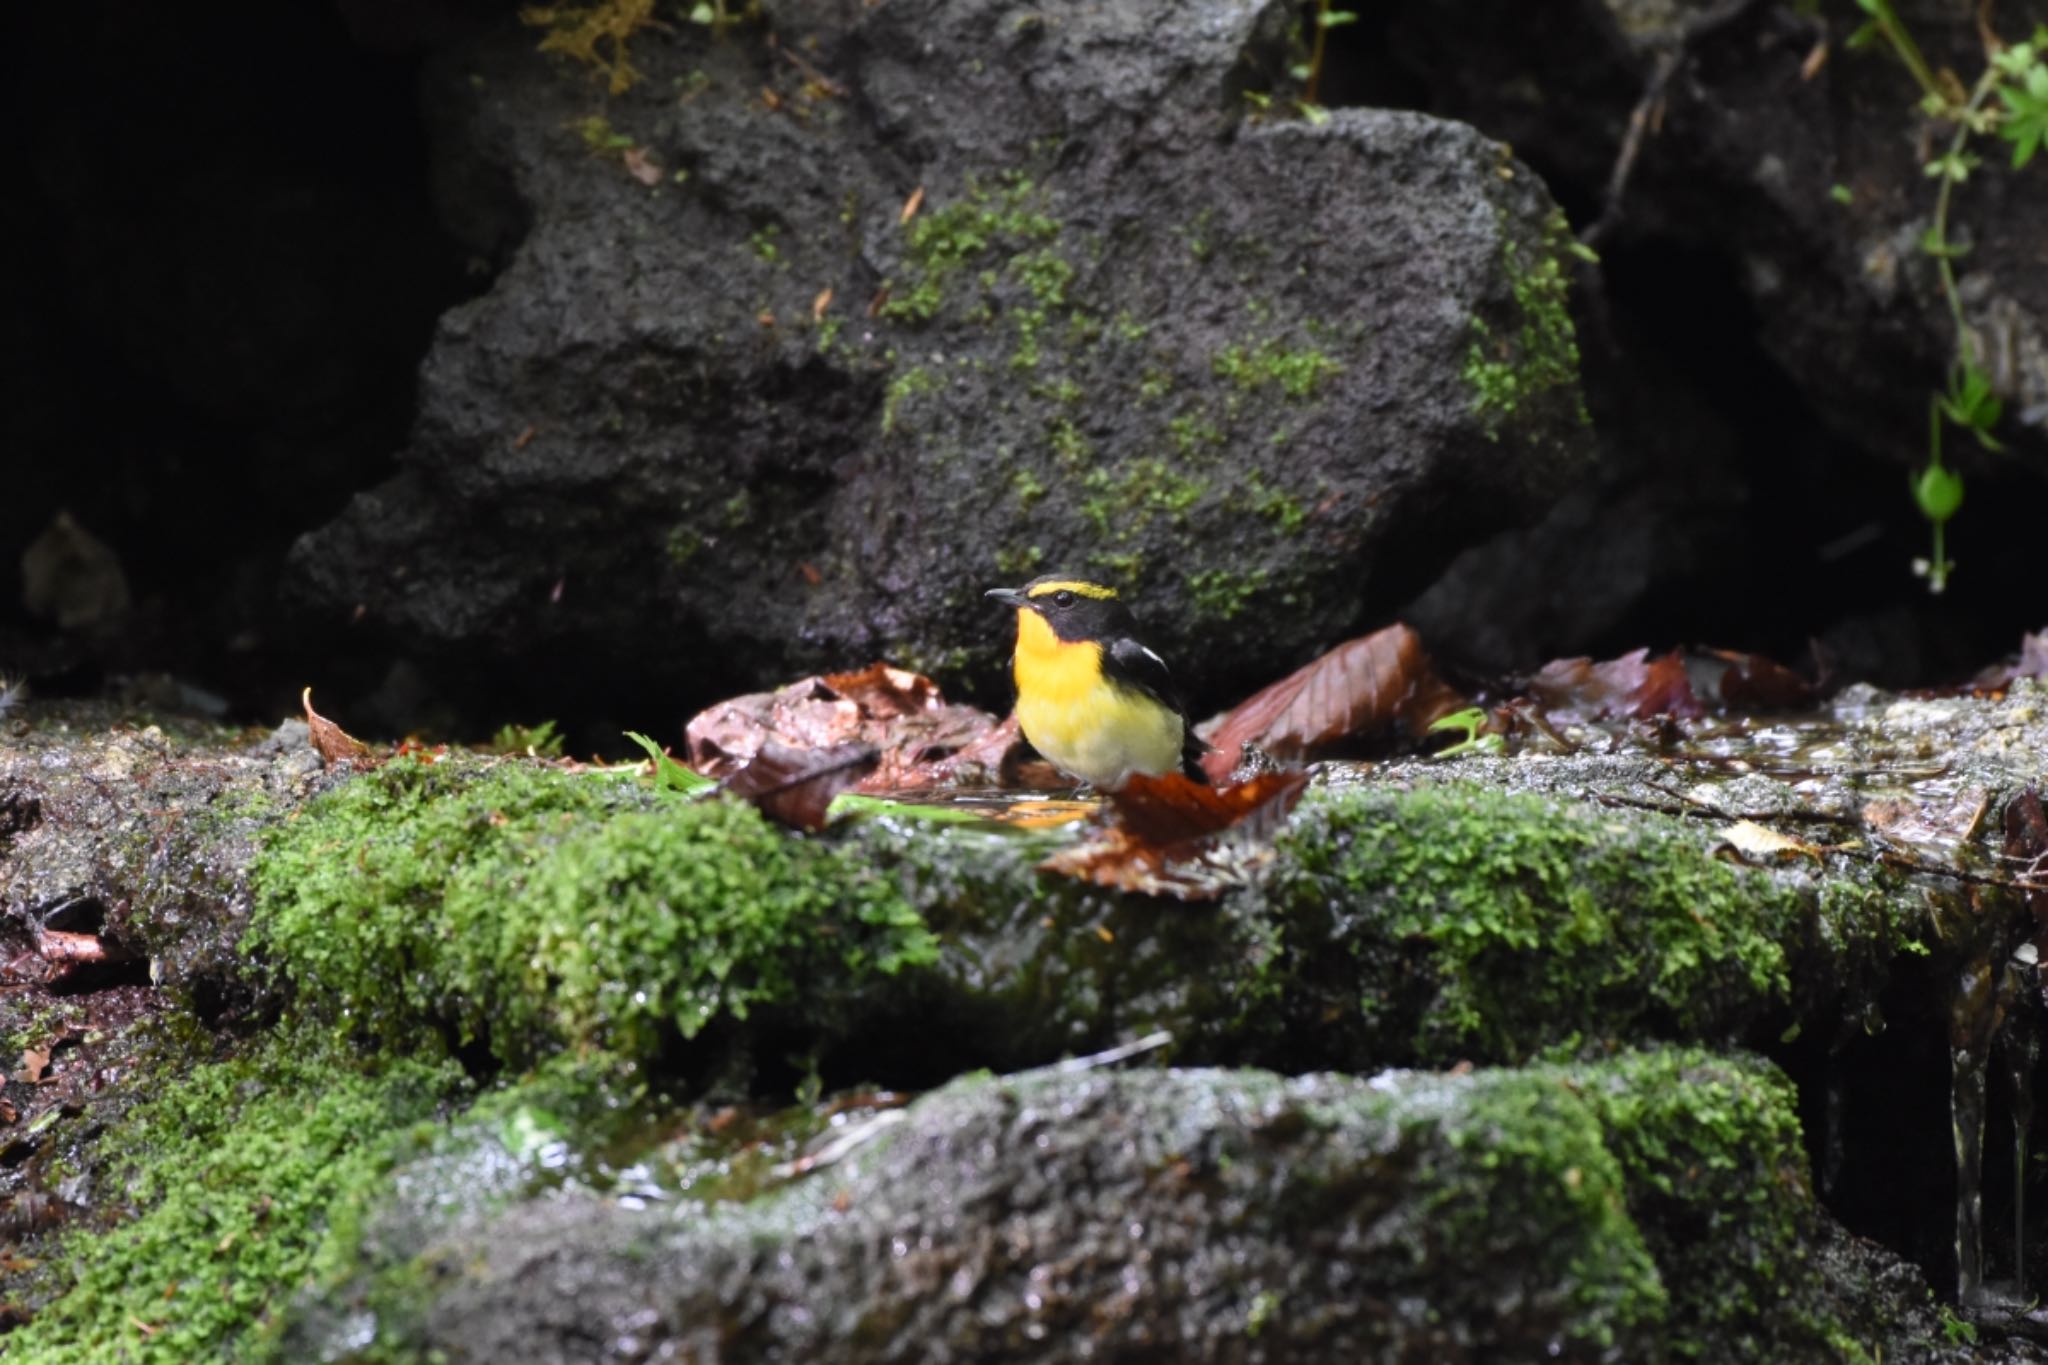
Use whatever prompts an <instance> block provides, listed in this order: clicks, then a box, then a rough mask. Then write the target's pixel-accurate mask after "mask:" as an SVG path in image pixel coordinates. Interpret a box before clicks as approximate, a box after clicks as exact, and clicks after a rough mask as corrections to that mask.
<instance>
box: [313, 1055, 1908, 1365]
mask: <svg viewBox="0 0 2048 1365" xmlns="http://www.w3.org/2000/svg"><path fill="white" fill-rule="evenodd" d="M1805 1169H1806V1168H1805V1157H1804V1152H1803V1149H1802V1147H1801V1142H1800V1130H1799V1124H1798V1120H1797V1118H1796V1117H1795V1114H1794V1107H1793V1095H1792V1091H1791V1087H1790V1086H1789V1084H1788V1083H1787V1082H1786V1081H1785V1080H1784V1078H1783V1077H1782V1076H1781V1075H1780V1074H1779V1073H1778V1072H1777V1070H1776V1069H1775V1068H1774V1067H1772V1066H1771V1065H1770V1064H1769V1063H1767V1062H1763V1061H1761V1060H1758V1059H1755V1058H1753V1057H1747V1056H1741V1055H1735V1056H1717V1055H1714V1054H1711V1053H1707V1052H1703V1051H1700V1050H1697V1049H1652V1050H1647V1051H1640V1052H1623V1053H1620V1054H1617V1055H1615V1056H1613V1057H1610V1058H1606V1059H1602V1060H1599V1061H1593V1062H1584V1063H1574V1064H1569V1065H1542V1066H1533V1067H1527V1068H1520V1069H1480V1070H1477V1071H1472V1072H1468V1073H1460V1074H1429V1073H1419V1072H1387V1073H1382V1074H1381V1075H1378V1076H1375V1077H1373V1078H1371V1079H1363V1078H1354V1077H1346V1076H1332V1075H1314V1076H1304V1077H1299V1078H1295V1079H1291V1080H1289V1079H1284V1078H1281V1077H1278V1076H1275V1075H1272V1074H1271V1073H1265V1072H1248V1071H1214V1070H1187V1071H1137V1072H1126V1073H1114V1072H1093V1073H1073V1072H1067V1071H1061V1070H1058V1069H1052V1070H1044V1071H1037V1072H1031V1073H1026V1074H1022V1075H1017V1076H1011V1077H1004V1078H994V1079H992V1078H988V1077H970V1078H965V1079H962V1080H960V1081H956V1082H954V1083H952V1084H950V1085H948V1086H946V1087H944V1088H942V1089H941V1090H939V1091H937V1092H935V1093H934V1094H931V1095H929V1096H927V1097H925V1098H923V1099H921V1100H920V1101H918V1102H917V1103H916V1104H915V1105H914V1106H913V1107H912V1108H911V1109H910V1110H909V1112H908V1113H907V1114H906V1115H903V1116H902V1121H901V1122H900V1123H898V1124H896V1125H895V1126H894V1127H893V1128H892V1129H891V1130H890V1132H889V1134H888V1135H887V1136H884V1137H882V1138H881V1139H879V1140H878V1141H874V1142H872V1143H871V1144H869V1145H868V1146H867V1147H865V1148H864V1149H863V1150H862V1152H861V1154H860V1155H859V1156H858V1157H856V1158H855V1159H854V1160H853V1161H852V1162H850V1163H848V1164H847V1165H845V1166H842V1167H840V1168H838V1169H836V1170H834V1171H833V1172H832V1173H831V1174H830V1175H827V1176H822V1177H813V1178H811V1179H808V1180H799V1181H796V1182H794V1183H788V1184H783V1185H780V1186H777V1187H775V1188H772V1189H770V1190H768V1191H766V1192H764V1193H762V1194H760V1195H758V1196H756V1197H755V1198H753V1199H751V1200H749V1201H746V1202H744V1203H739V1204H722V1205H712V1206H693V1207H691V1208H689V1209H688V1210H687V1211H685V1212H681V1213H680V1214H679V1213H678V1211H673V1210H664V1209H653V1210H641V1209H635V1208H621V1207H619V1206H617V1205H615V1204H608V1203H606V1202H604V1201H602V1200H595V1199H591V1198H589V1197H587V1196H581V1197H579V1196H571V1197H569V1198H568V1199H567V1200H566V1201H565V1200H560V1199H558V1200H554V1201H547V1202H528V1203H518V1204H513V1205H511V1206H509V1207H504V1208H501V1209H499V1210H497V1211H493V1212H489V1213H487V1214H485V1215H484V1216H483V1217H480V1218H478V1219H476V1220H474V1221H472V1222H470V1223H468V1224H467V1225H465V1226H464V1227H463V1228H462V1229H461V1230H460V1231H459V1232H458V1234H457V1235H456V1236H455V1237H454V1239H453V1240H451V1241H444V1242H442V1243H441V1244H440V1245H438V1246H435V1247H432V1248H430V1249H428V1250H427V1251H426V1252H425V1253H424V1254H421V1253H418V1252H412V1251H407V1252H405V1253H403V1254H402V1255H400V1256H399V1257H397V1258H393V1257H391V1256H389V1255H380V1254H378V1249H379V1248H392V1247H405V1246H407V1245H408V1239H407V1238H406V1236H405V1235H404V1234H403V1233H402V1232H401V1233H399V1234H398V1235H397V1236H395V1237H392V1236H385V1235H383V1234H382V1233H381V1232H380V1231H378V1230H377V1227H378V1226H379V1225H381V1226H384V1227H395V1228H401V1229H402V1228H404V1227H407V1226H410V1225H411V1224H412V1223H413V1222H414V1221H415V1215H414V1214H413V1213H412V1212H410V1211H409V1210H407V1209H405V1208H404V1207H402V1205H403V1202H404V1201H403V1200H400V1201H399V1203H398V1204H397V1205H394V1206H393V1207H392V1208H390V1209H388V1210H386V1212H385V1213H384V1215H383V1216H382V1218H381V1219H380V1220H373V1231H372V1236H371V1238H370V1240H369V1241H367V1242H365V1243H364V1244H363V1245H364V1247H365V1249H366V1252H367V1253H368V1254H366V1255H365V1256H364V1257H363V1258H362V1260H361V1261H360V1262H359V1264H358V1265H357V1267H356V1270H355V1273H354V1275H353V1276H352V1277H350V1278H349V1279H347V1280H345V1281H342V1282H341V1283H339V1284H337V1285H335V1286H333V1287H332V1288H331V1289H330V1290H329V1291H328V1292H327V1293H326V1294H325V1295H324V1297H325V1298H326V1299H327V1300H328V1301H339V1302H349V1303H358V1304H361V1303H371V1304H377V1305H380V1310H379V1311H378V1312H377V1314H376V1316H375V1329H374V1331H375V1343H376V1348H377V1349H381V1350H384V1351H389V1352H393V1353H395V1354H397V1355H398V1356H399V1357H400V1358H412V1357H413V1356H414V1355H428V1354H431V1353H432V1352H433V1351H435V1350H437V1349H439V1350H460V1351H468V1352H472V1353H475V1354H476V1355H477V1358H494V1359H495V1358H503V1359H521V1360H526V1359H535V1360H537V1359H545V1358H552V1357H551V1356H550V1354H549V1353H550V1352H551V1351H557V1350H562V1349H573V1344H574V1343H575V1342H577V1341H583V1340H591V1339H602V1334H603V1333H604V1332H605V1331H606V1330H607V1329H608V1327H609V1326H610V1325H612V1324H616V1323H618V1322H623V1321H628V1320H631V1321H634V1322H635V1323H637V1324H641V1327H640V1329H639V1330H638V1331H637V1332H636V1336H638V1337H639V1339H640V1340H641V1342H642V1344H643V1346H645V1347H647V1348H649V1349H655V1348H658V1347H660V1346H662V1345H663V1343H670V1344H680V1343H683V1342H686V1341H712V1340H716V1341H720V1342H724V1343H727V1344H728V1345H729V1346H730V1347H731V1348H732V1349H734V1350H735V1351H736V1352H737V1353H738V1354H741V1355H745V1356H748V1357H759V1358H770V1357H773V1358H782V1357H785V1356H788V1357H797V1356H801V1355H803V1354H806V1353H816V1352H820V1351H823V1352H825V1353H827V1354H831V1355H834V1356H843V1357H844V1358H848V1359H900V1358H906V1357H908V1356H914V1355H919V1354H924V1353H926V1352H928V1351H930V1350H934V1349H942V1350H943V1351H944V1352H945V1353H947V1354H950V1355H953V1356H954V1357H956V1358H961V1359H975V1358H989V1357H991V1356H993V1355H996V1354H1000V1353H1001V1351H1000V1347H1001V1343H1003V1342H1005V1341H1012V1342H1014V1341H1017V1340H1021V1339H1031V1340H1044V1341H1048V1342H1056V1341H1063V1340H1071V1339H1077V1338H1079V1337H1081V1336H1084V1335H1085V1336H1086V1337H1087V1338H1088V1339H1090V1340H1092V1341H1094V1342H1095V1344H1096V1346H1097V1348H1098V1349H1099V1350H1106V1351H1108V1352H1109V1353H1110V1354H1117V1353H1118V1352H1119V1349H1120V1348H1121V1349H1129V1350H1136V1349H1138V1348H1139V1346H1140V1345H1141V1344H1142V1346H1143V1347H1144V1349H1145V1350H1146V1351H1147V1352H1150V1353H1156V1352H1158V1351H1160V1350H1162V1349H1163V1350H1166V1351H1167V1352H1168V1353H1169V1354H1172V1353H1186V1354H1189V1355H1207V1354H1211V1353H1212V1352H1213V1351H1214V1350H1215V1349H1216V1348H1217V1347H1218V1346H1219V1345H1220V1344H1221V1343H1224V1342H1232V1343H1235V1344H1236V1345H1238V1346H1240V1347H1242V1346H1243V1345H1244V1344H1245V1343H1246V1342H1247V1341H1254V1340H1255V1341H1256V1342H1257V1343H1258V1345H1259V1347H1260V1348H1261V1351H1262V1353H1263V1354H1264V1355H1265V1356H1266V1357H1267V1358H1276V1359H1277V1358H1292V1357H1293V1356H1295V1355H1297V1354H1298V1355H1300V1356H1302V1357H1303V1358H1314V1359H1344V1358H1376V1357H1379V1356H1386V1357H1388V1358H1393V1357H1396V1356H1398V1357H1399V1358H1403V1359H1410V1358H1414V1359H1422V1358H1430V1359H1488V1358H1504V1359H1537V1358H1544V1357H1545V1356H1561V1357H1562V1358H1567V1359H1627V1360H1640V1361H1682V1360H1689V1359H1717V1360H1729V1361H1777V1360H1849V1361H1856V1360H1868V1359H1871V1358H1872V1357H1871V1356H1870V1355H1869V1354H1868V1349H1869V1348H1872V1347H1875V1346H1876V1345H1877V1344H1878V1343H1877V1342H1876V1340H1875V1337H1874V1335H1872V1336H1870V1337H1869V1339H1859V1336H1858V1333H1859V1332H1866V1331H1868V1325H1869V1323H1870V1321H1871V1305H1866V1304H1865V1303H1863V1302H1861V1299H1862V1298H1863V1297H1865V1296H1867V1295H1868V1292H1869V1291H1868V1289H1867V1287H1856V1288H1847V1289H1843V1288H1838V1287H1837V1286H1834V1285H1832V1284H1831V1283H1830V1280H1829V1272H1828V1270H1827V1268H1826V1267H1825V1266H1824V1264H1823V1258H1822V1257H1820V1256H1818V1255H1814V1254H1810V1249H1811V1248H1813V1247H1815V1246H1816V1244H1817V1243H1818V1242H1819V1240H1820V1224H1821V1218H1820V1215H1819V1212H1818V1209H1817V1207H1816V1205H1815V1203H1814V1200H1813V1196H1812V1191H1811V1189H1810V1188H1809V1186H1808V1182H1807V1179H1806V1175H1805ZM1219 1210H1221V1211H1225V1213H1224V1216H1225V1217H1226V1218H1227V1219H1228V1222H1229V1227H1230V1235H1229V1237H1228V1238H1227V1239H1226V1240H1225V1241H1224V1242H1221V1243H1219V1242H1218V1241H1217V1239H1216V1238H1215V1236H1214V1234H1213V1228H1214V1220H1215V1219H1216V1217H1217V1216H1218V1211H1219ZM1706 1230H1711V1235H1702V1233H1703V1232H1704V1231H1706ZM892 1242H893V1243H894V1244H895V1245H896V1246H897V1247H898V1248H899V1249H898V1251H897V1253H896V1254H895V1255H894V1256H889V1255H882V1256H877V1255H875V1253H874V1248H876V1247H888V1246H890V1245H891V1244H892ZM912 1243H914V1245H915V1250H914V1252H905V1251H904V1250H902V1249H901V1248H903V1247H905V1246H908V1245H911V1244H912ZM1048 1264H1056V1265H1057V1266H1058V1270H1057V1272H1056V1273H1053V1274H1050V1275H1048V1274H1047V1273H1046V1271H1045V1267H1046V1266H1047V1265H1048ZM429 1280H431V1281H432V1282H433V1283H435V1284H436V1285H437V1286H438V1289H437V1292H436V1293H435V1294H433V1295H424V1294H419V1293H415V1292H411V1291H409V1290H407V1288H406V1285H407V1284H408V1283H409V1282H415V1283H417V1282H427V1281H429ZM945 1284H952V1285H955V1286H961V1285H968V1286H971V1288H972V1292H971V1293H968V1292H955V1293H934V1292H933V1291H932V1286H934V1285H945ZM736 1286H744V1288H743V1290H740V1291H739V1292H737V1294H736V1292H735V1289H736ZM1105 1304H1114V1305H1116V1308H1115V1311H1110V1312H1105V1311H1104V1308H1103V1305H1105ZM306 1307H307V1309H308V1315H307V1316H306V1317H305V1318H303V1319H301V1321H300V1323H299V1324H298V1327H297V1330H296V1332H295V1334H294V1336H293V1337H291V1338H290V1339H289V1342H290V1344H291V1345H292V1346H293V1347H294V1348H295V1349H296V1350H297V1351H298V1352H299V1353H300V1354H304V1355H315V1354H321V1353H326V1352H331V1349H332V1346H333V1341H334V1333H335V1332H336V1331H337V1329H338V1327H339V1324H338V1323H337V1321H336V1319H335V1317H334V1315H333V1314H332V1313H331V1312H330V1311H327V1310H325V1309H322V1308H321V1307H320V1306H319V1305H318V1304H316V1303H314V1302H312V1301H311V1300H308V1301H307V1302H306ZM354 1326H355V1328H356V1330H357V1331H358V1332H363V1331H365V1330H366V1329H365V1328H364V1325H363V1324H361V1323H356V1324H354ZM358 1340H359V1341H360V1340H361V1337H360V1336H359V1337H358ZM1892 1344H1896V1338H1894V1339H1893V1343H1892ZM920 1347H921V1348H923V1349H919V1348H920ZM370 1358H383V1357H382V1356H373V1357H370Z"/></svg>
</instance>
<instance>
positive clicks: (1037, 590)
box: [1025, 578, 1116, 602]
mask: <svg viewBox="0 0 2048 1365" xmlns="http://www.w3.org/2000/svg"><path fill="white" fill-rule="evenodd" d="M1056 592H1070V593H1072V594H1074V596H1076V597H1092V598H1094V599H1095V600H1096V601H1098V602H1106V601H1109V600H1110V599H1112V598H1114V597H1115V596H1116V589H1115V588H1105V587H1103V586H1102V585H1101V584H1100V583H1083V582H1082V581H1081V580H1080V579H1078V578H1065V579H1061V580H1060V581H1059V582H1057V583H1040V584H1039V585H1038V586H1036V587H1034V588H1032V589H1031V590H1030V591H1029V592H1027V593H1026V594H1025V596H1027V597H1050V596H1052V594H1054V593H1056Z"/></svg>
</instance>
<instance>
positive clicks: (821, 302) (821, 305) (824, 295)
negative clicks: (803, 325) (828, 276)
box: [811, 284, 832, 322]
mask: <svg viewBox="0 0 2048 1365" xmlns="http://www.w3.org/2000/svg"><path fill="white" fill-rule="evenodd" d="M831 306H832V286H831V285H829V284H828V285H826V286H825V287H824V288H823V289H820V290H819V291H818V296H817V297H816V298H814V299H812V300H811V321H812V322H823V321H824V320H825V310H826V309H827V308H830V307H831Z"/></svg>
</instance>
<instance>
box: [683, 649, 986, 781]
mask: <svg viewBox="0 0 2048 1365" xmlns="http://www.w3.org/2000/svg"><path fill="white" fill-rule="evenodd" d="M1000 729H1001V727H1000V726H999V725H998V723H997V721H996V718H995V717H994V716H992V715H990V714H989V713H988V712H986V711H981V710H977V709H976V708H974V707H971V706H961V705H958V704H956V703H953V702H948V701H947V700H946V699H945V697H944V696H943V695H941V693H940V692H939V688H938V684H936V683H934V682H933V681H932V680H931V679H930V678H927V677H925V676H924V675H923V674H920V673H912V672H910V671H909V670H907V669H902V668H895V667H892V666H890V665H888V664H879V663H878V664H873V665H871V666H869V667H867V668H863V669H860V670H858V671H856V672H850V673H827V674H823V675H821V676H819V677H815V678H805V679H804V680H802V681H801V682H796V683H791V684H790V685H789V686H787V687H784V688H781V689H779V690H777V691H774V692H756V693H753V694H751V695H748V696H744V697H734V698H733V699H731V700H730V701H724V702H720V703H719V704H718V705H716V706H713V707H711V708H710V709H708V710H706V711H703V712H701V713H699V714H698V715H697V716H695V717H694V718H693V719H692V720H691V721H690V723H689V725H688V726H687V727H686V728H685V737H686V738H687V740H688V752H689V764H690V766H691V767H692V768H694V769H696V770H697V771H698V772H700V773H703V774H704V775H705V776H707V777H724V776H726V775H727V774H729V773H732V772H734V771H736V770H737V769H738V768H739V767H741V766H742V765H743V764H745V763H746V762H748V761H749V760H751V759H752V758H753V756H754V755H755V754H756V753H757V752H758V751H759V750H760V748H761V746H762V745H763V744H764V743H767V742H770V741H773V742H775V743H778V744H782V745H786V746H788V747H789V748H792V749H800V750H801V749H829V748H831V747H833V746H835V745H840V744H847V743H863V744H868V745H872V746H873V747H874V748H875V749H876V750H878V751H879V754H880V757H879V761H878V762H877V764H876V765H875V767H874V770H873V771H872V772H870V773H869V774H868V775H867V776H866V778H865V780H863V781H862V782H861V784H860V789H861V790H862V791H866V792H888V791H903V790H909V789H913V788H918V787H932V786H944V785H958V784H963V783H971V784H977V785H985V784H992V783H993V782H994V781H995V780H996V779H997V777H998V776H999V774H1000V770H1001V767H1002V765H1003V763H1004V761H1005V759H1006V756H1007V755H1008V754H1009V752H1010V750H1011V749H1012V748H1013V747H1014V746H1015V739H1014V732H1012V733H1011V734H1009V735H998V734H997V733H996V732H997V731H999V730H1000Z"/></svg>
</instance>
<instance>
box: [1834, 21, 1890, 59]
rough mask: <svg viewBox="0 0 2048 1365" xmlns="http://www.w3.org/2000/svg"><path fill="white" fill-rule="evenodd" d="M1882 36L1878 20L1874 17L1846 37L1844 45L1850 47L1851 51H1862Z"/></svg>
mask: <svg viewBox="0 0 2048 1365" xmlns="http://www.w3.org/2000/svg"><path fill="white" fill-rule="evenodd" d="M1880 36H1881V34H1880V32H1879V30H1878V27H1877V21H1876V20H1875V19H1873V20H1871V21H1870V22H1869V23H1867V24H1864V25H1863V26H1861V27H1860V28H1858V29H1857V30H1856V31H1855V32H1854V33H1851V34H1850V35H1849V36H1848V37H1847V38H1845V39H1844V40H1843V41H1842V46H1844V47H1846V48H1848V49H1849V50H1850V51H1851V52H1860V51H1862V50H1863V49H1864V48H1866V47H1869V46H1870V45H1871V44H1872V43H1875V42H1876V41H1877V40H1878V38H1879V37H1880Z"/></svg>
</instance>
